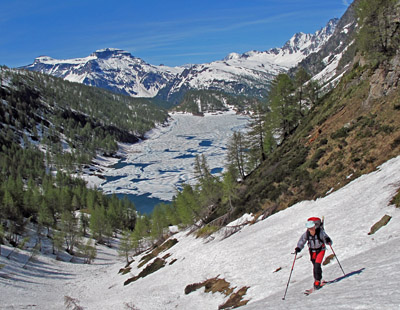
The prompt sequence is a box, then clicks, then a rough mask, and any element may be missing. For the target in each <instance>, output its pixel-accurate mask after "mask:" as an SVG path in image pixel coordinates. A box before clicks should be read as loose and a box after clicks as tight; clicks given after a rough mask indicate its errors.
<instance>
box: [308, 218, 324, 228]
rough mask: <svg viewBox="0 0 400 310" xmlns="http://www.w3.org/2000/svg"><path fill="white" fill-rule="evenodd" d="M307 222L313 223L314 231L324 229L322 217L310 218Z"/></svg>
mask: <svg viewBox="0 0 400 310" xmlns="http://www.w3.org/2000/svg"><path fill="white" fill-rule="evenodd" d="M307 221H313V222H314V223H315V229H318V228H321V229H324V217H322V219H320V218H319V217H310V218H309V219H307Z"/></svg>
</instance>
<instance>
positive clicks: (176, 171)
mask: <svg viewBox="0 0 400 310" xmlns="http://www.w3.org/2000/svg"><path fill="white" fill-rule="evenodd" d="M171 116H172V119H171V120H170V123H169V126H167V127H160V128H157V129H154V130H152V131H151V132H149V133H148V135H147V140H144V141H142V142H139V143H136V144H134V145H131V146H129V148H128V149H127V150H126V151H125V152H126V158H125V159H123V160H120V161H119V162H118V163H117V164H115V165H114V166H113V167H112V168H111V169H107V171H106V172H105V175H104V177H105V178H106V181H105V182H104V183H102V184H101V185H100V186H99V188H100V189H102V191H103V192H104V193H106V194H113V193H116V194H117V195H118V196H119V197H122V196H123V195H127V197H128V198H129V199H130V200H132V201H133V202H134V203H135V205H136V209H137V210H138V211H140V212H141V213H149V212H151V211H152V210H153V208H154V206H155V205H156V204H158V203H160V202H167V203H168V202H170V201H171V200H172V197H173V196H174V195H175V193H176V190H177V188H180V185H181V184H182V183H190V184H193V183H194V181H195V180H194V175H193V166H194V160H195V157H196V155H201V154H204V155H205V156H206V159H207V162H208V164H209V167H210V169H211V171H212V173H214V174H216V175H218V174H220V173H221V172H223V169H224V166H225V157H226V146H227V143H228V141H229V138H230V137H231V136H232V134H233V132H234V131H243V130H245V128H246V124H247V122H248V117H246V116H243V115H236V114H235V113H234V112H227V113H223V114H217V115H213V114H206V115H205V116H204V117H200V116H193V115H188V114H173V115H171Z"/></svg>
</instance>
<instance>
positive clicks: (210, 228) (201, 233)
mask: <svg viewBox="0 0 400 310" xmlns="http://www.w3.org/2000/svg"><path fill="white" fill-rule="evenodd" d="M218 230H219V227H218V226H215V225H205V226H203V227H202V228H200V229H199V230H198V231H197V232H196V237H197V238H205V237H208V236H210V235H212V234H213V233H215V232H216V231H218Z"/></svg>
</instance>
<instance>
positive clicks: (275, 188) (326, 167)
mask: <svg viewBox="0 0 400 310" xmlns="http://www.w3.org/2000/svg"><path fill="white" fill-rule="evenodd" d="M399 62H400V57H399V56H395V57H393V58H390V59H389V60H386V61H383V62H381V63H380V64H379V65H378V66H374V65H372V64H371V62H369V61H366V60H365V58H363V57H358V58H356V59H355V60H354V65H353V68H352V69H351V70H350V71H349V72H348V73H347V74H346V75H345V76H344V77H343V79H342V80H341V82H340V83H339V85H338V86H337V87H336V88H335V89H334V90H333V91H331V92H330V93H329V94H327V95H325V97H324V98H323V100H322V103H321V104H319V105H317V106H314V107H313V108H312V111H311V113H309V114H308V115H307V117H306V118H305V119H304V120H303V121H302V123H301V125H300V126H299V127H298V128H297V129H296V131H295V133H294V134H293V135H292V136H290V137H289V138H287V139H286V140H285V141H284V142H283V143H282V145H281V146H280V147H279V148H278V149H277V150H276V152H274V153H273V154H271V155H270V156H269V158H268V159H267V160H266V161H265V162H264V163H263V164H262V165H261V166H260V167H259V169H257V170H256V171H255V172H254V173H253V174H252V175H250V176H249V177H248V178H247V179H246V180H245V181H244V182H243V184H242V185H241V188H240V195H239V196H238V198H237V199H236V201H235V205H236V206H238V207H237V213H238V214H240V213H242V212H245V211H253V212H254V211H256V212H257V211H263V212H267V213H272V212H274V211H276V210H280V209H284V208H286V207H288V206H290V205H292V204H293V203H295V202H297V201H300V200H304V199H314V198H316V197H322V196H324V195H325V194H326V193H327V192H328V191H332V190H335V189H338V188H340V187H342V186H343V185H345V184H347V183H348V182H349V181H351V180H353V179H354V178H356V177H358V176H360V175H362V174H364V173H368V172H370V171H372V170H374V169H375V168H376V167H377V166H378V165H380V164H381V163H383V162H385V161H386V160H388V159H390V158H392V157H394V156H396V155H399V154H400V93H399V91H398V85H397V81H398V79H399V78H400V68H399ZM371 190H373V189H371Z"/></svg>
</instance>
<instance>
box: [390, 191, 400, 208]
mask: <svg viewBox="0 0 400 310" xmlns="http://www.w3.org/2000/svg"><path fill="white" fill-rule="evenodd" d="M390 203H391V204H394V205H395V206H396V208H400V189H399V190H398V191H397V194H396V195H395V196H394V197H393V199H392V201H390Z"/></svg>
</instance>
